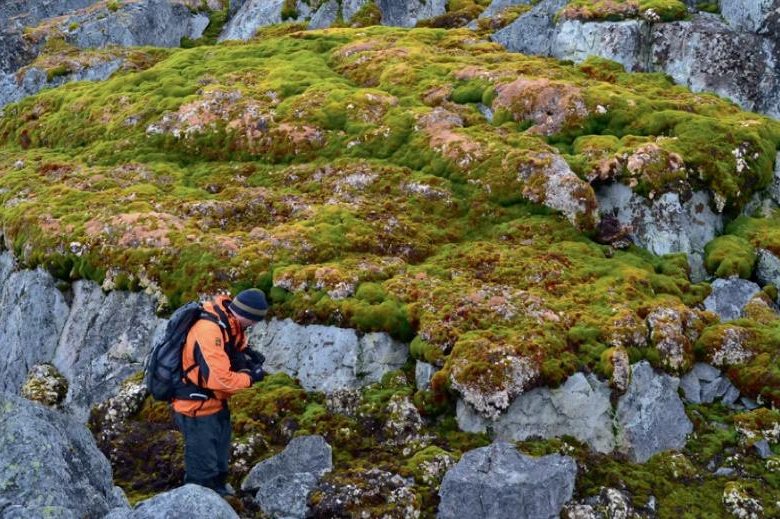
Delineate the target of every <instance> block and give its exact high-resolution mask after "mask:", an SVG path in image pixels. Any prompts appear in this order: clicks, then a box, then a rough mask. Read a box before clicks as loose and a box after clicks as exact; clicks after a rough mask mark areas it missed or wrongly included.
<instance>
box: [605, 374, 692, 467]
mask: <svg viewBox="0 0 780 519" xmlns="http://www.w3.org/2000/svg"><path fill="white" fill-rule="evenodd" d="M679 384H680V381H679V379H678V378H676V377H671V376H669V375H663V374H657V373H655V372H654V371H653V368H652V367H651V366H650V364H649V363H648V362H647V361H642V362H640V363H638V364H635V365H634V366H633V367H632V369H631V383H630V384H629V386H628V390H627V391H626V394H625V395H624V396H622V397H621V398H620V400H619V401H618V405H617V412H616V418H617V424H618V433H617V442H618V445H619V448H620V449H621V450H623V451H624V452H625V453H626V454H627V455H628V456H629V458H630V459H631V460H632V461H635V462H640V463H643V462H645V461H647V460H648V459H649V458H650V456H652V455H653V454H655V453H657V452H661V451H664V450H670V449H677V450H679V449H681V448H682V447H683V446H684V445H685V440H686V436H687V435H688V434H689V433H690V432H691V431H693V424H692V423H691V421H690V420H689V419H688V417H687V416H686V415H685V409H684V408H683V404H682V401H680V397H679V396H678V395H677V388H678V386H679Z"/></svg>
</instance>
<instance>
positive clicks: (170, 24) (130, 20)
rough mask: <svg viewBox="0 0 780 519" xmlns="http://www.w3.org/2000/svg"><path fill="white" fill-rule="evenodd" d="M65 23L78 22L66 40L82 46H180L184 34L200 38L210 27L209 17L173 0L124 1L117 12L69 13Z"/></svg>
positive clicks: (104, 9) (108, 10)
mask: <svg viewBox="0 0 780 519" xmlns="http://www.w3.org/2000/svg"><path fill="white" fill-rule="evenodd" d="M63 23H64V24H65V25H66V26H70V25H71V24H77V27H76V28H75V29H73V30H69V31H68V32H67V34H66V40H67V41H68V42H70V43H72V44H73V45H75V46H77V47H79V48H82V49H87V48H94V47H101V48H102V47H107V46H109V45H118V46H121V47H131V46H140V45H151V46H155V47H178V46H179V45H180V43H181V39H182V38H183V37H185V36H186V37H188V38H193V39H194V38H199V37H200V36H201V35H202V34H203V31H204V30H205V29H206V27H207V26H208V23H209V20H208V16H206V15H205V14H193V13H192V12H191V11H190V10H189V8H188V7H187V6H185V5H183V4H181V3H177V2H174V1H172V0H139V1H137V2H127V3H122V4H121V5H120V7H119V9H117V10H116V11H112V10H110V9H108V8H103V9H99V10H97V11H94V10H91V11H82V12H77V13H74V14H72V15H70V16H69V17H68V18H67V20H66V21H64V22H63Z"/></svg>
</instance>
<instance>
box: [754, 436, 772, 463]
mask: <svg viewBox="0 0 780 519" xmlns="http://www.w3.org/2000/svg"><path fill="white" fill-rule="evenodd" d="M753 450H755V451H756V454H758V455H759V456H760V457H761V459H764V460H765V459H768V458H770V457H771V456H772V454H773V453H772V449H770V448H769V442H768V441H766V439H765V438H762V439H760V440H758V441H757V442H756V443H754V444H753Z"/></svg>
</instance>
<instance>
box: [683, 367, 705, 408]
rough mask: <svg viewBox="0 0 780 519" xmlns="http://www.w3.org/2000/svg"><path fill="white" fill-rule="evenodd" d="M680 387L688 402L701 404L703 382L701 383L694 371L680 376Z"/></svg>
mask: <svg viewBox="0 0 780 519" xmlns="http://www.w3.org/2000/svg"><path fill="white" fill-rule="evenodd" d="M680 388H681V389H682V390H683V395H685V399H686V400H687V401H688V402H691V403H693V404H701V384H700V383H699V377H697V376H696V375H695V374H694V373H693V372H688V373H686V374H685V375H683V376H682V378H680Z"/></svg>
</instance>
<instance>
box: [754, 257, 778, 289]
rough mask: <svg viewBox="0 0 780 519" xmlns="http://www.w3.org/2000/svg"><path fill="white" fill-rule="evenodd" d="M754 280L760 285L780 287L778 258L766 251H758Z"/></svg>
mask: <svg viewBox="0 0 780 519" xmlns="http://www.w3.org/2000/svg"><path fill="white" fill-rule="evenodd" d="M756 280H757V281H758V282H759V283H760V284H761V285H769V284H772V285H774V286H776V287H780V258H778V257H777V256H775V255H774V254H772V253H771V252H769V251H768V250H766V249H758V259H757V260H756Z"/></svg>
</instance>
